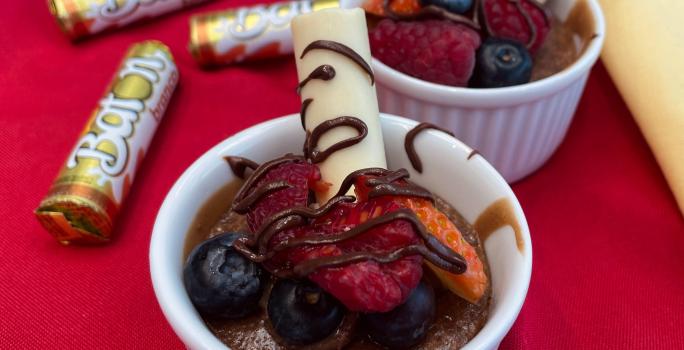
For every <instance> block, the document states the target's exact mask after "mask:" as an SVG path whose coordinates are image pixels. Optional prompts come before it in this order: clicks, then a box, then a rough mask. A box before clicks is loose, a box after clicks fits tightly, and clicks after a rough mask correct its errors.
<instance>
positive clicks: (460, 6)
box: [420, 0, 473, 14]
mask: <svg viewBox="0 0 684 350" xmlns="http://www.w3.org/2000/svg"><path fill="white" fill-rule="evenodd" d="M420 3H421V4H422V5H423V6H430V5H433V6H437V7H441V8H443V9H445V10H447V11H449V12H453V13H459V14H464V13H466V12H468V11H470V8H471V7H473V0H421V1H420Z"/></svg>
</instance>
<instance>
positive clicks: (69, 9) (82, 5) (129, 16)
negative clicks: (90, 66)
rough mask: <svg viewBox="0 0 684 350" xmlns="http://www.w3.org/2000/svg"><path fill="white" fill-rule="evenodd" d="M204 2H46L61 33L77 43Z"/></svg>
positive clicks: (94, 0) (184, 0) (114, 0)
mask: <svg viewBox="0 0 684 350" xmlns="http://www.w3.org/2000/svg"><path fill="white" fill-rule="evenodd" d="M207 1H210V0H48V7H49V9H50V12H52V15H53V16H54V17H55V19H56V20H57V23H58V24H59V26H60V27H61V28H62V31H63V32H64V33H66V35H68V36H69V37H70V38H71V39H78V38H82V37H86V36H89V35H92V34H95V33H99V32H102V31H105V30H109V29H114V28H119V27H123V26H125V25H128V24H130V23H133V22H136V21H138V20H142V19H148V18H152V17H157V16H161V15H163V14H165V13H168V12H171V11H175V10H178V9H181V8H184V7H187V6H190V5H194V4H198V3H202V2H207Z"/></svg>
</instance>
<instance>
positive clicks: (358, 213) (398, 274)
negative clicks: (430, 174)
mask: <svg viewBox="0 0 684 350" xmlns="http://www.w3.org/2000/svg"><path fill="white" fill-rule="evenodd" d="M400 208H401V207H400V206H399V205H398V204H397V203H396V202H395V201H393V200H391V199H376V200H371V201H366V202H358V203H341V204H338V205H337V206H336V207H335V208H334V209H333V210H332V211H331V212H330V213H328V214H327V215H326V216H324V217H322V218H319V219H317V220H316V221H315V222H314V223H313V224H311V225H309V226H303V227H298V228H295V229H292V230H289V231H285V232H282V233H280V234H278V235H276V236H275V237H273V239H272V240H271V241H270V242H269V245H270V246H271V247H273V246H274V245H277V244H278V243H280V242H282V241H284V240H286V239H291V238H293V237H303V236H309V237H310V236H312V235H323V236H325V235H331V234H336V233H339V232H344V231H347V230H349V229H351V228H353V227H355V226H356V225H358V224H360V223H362V222H365V221H366V220H369V219H372V218H375V217H378V216H380V215H383V214H386V213H390V212H392V211H395V210H398V209H400ZM419 242H420V240H419V238H418V236H417V235H416V234H415V232H414V231H413V228H412V227H411V225H410V224H409V223H407V222H404V221H399V220H397V221H393V222H389V223H387V224H384V225H381V226H378V227H375V228H373V229H371V230H368V231H366V232H364V233H362V234H360V235H358V236H356V237H354V238H352V239H349V240H346V241H342V242H339V243H334V244H326V245H318V246H303V247H299V248H294V249H290V250H288V251H285V252H284V253H281V254H278V255H276V257H274V258H273V259H271V261H270V262H269V265H271V266H270V267H271V268H273V267H277V266H283V265H290V266H293V265H297V264H299V263H301V262H304V261H307V260H311V259H316V258H323V257H333V256H339V255H342V254H345V253H353V252H361V251H364V252H374V253H384V252H391V251H393V250H395V249H399V248H402V247H406V246H408V245H413V244H418V243H419ZM422 260H423V259H422V257H421V256H419V255H412V256H407V257H403V258H401V259H399V260H396V261H393V262H390V263H386V264H381V263H378V262H375V261H372V260H367V261H362V262H357V263H353V264H349V265H344V266H342V267H330V268H319V269H317V270H316V271H314V272H313V273H311V274H310V275H309V276H308V277H309V278H310V279H311V280H312V281H314V282H316V283H317V284H318V285H319V286H321V287H322V288H323V289H325V290H326V291H328V292H329V293H330V294H332V295H334V296H335V297H336V298H337V299H338V300H340V301H341V302H342V303H343V304H344V305H345V306H346V307H347V308H348V309H350V310H353V311H360V312H386V311H389V310H392V309H393V308H395V307H396V306H397V305H399V304H401V303H402V302H403V301H404V300H406V298H408V296H409V295H410V294H411V291H412V290H413V289H414V288H415V287H416V286H417V285H418V282H420V279H421V277H422V273H423V270H422V267H421V263H422ZM272 264H274V265H275V266H273V265H272Z"/></svg>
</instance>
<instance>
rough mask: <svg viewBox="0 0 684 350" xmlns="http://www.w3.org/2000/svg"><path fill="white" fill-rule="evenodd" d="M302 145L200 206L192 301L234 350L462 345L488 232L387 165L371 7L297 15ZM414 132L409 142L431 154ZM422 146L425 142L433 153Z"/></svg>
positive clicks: (476, 325) (485, 295)
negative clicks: (370, 37) (370, 29)
mask: <svg viewBox="0 0 684 350" xmlns="http://www.w3.org/2000/svg"><path fill="white" fill-rule="evenodd" d="M292 30H293V39H294V49H295V55H296V63H297V71H298V76H299V81H300V84H299V86H298V93H299V94H300V96H301V99H302V109H301V123H302V127H303V128H304V130H305V131H306V133H305V135H306V137H305V139H304V140H303V154H301V155H294V154H286V155H284V156H282V157H279V158H276V159H272V160H269V161H266V162H264V163H262V164H258V163H257V162H254V161H252V160H249V159H246V158H243V157H240V156H229V157H227V158H226V161H227V162H228V164H229V165H230V168H231V169H232V171H233V173H234V174H235V176H236V177H237V178H239V179H241V180H240V181H238V182H235V183H230V184H228V185H226V187H225V188H224V189H223V190H221V191H219V193H217V194H216V195H215V196H214V197H213V198H212V199H210V200H209V201H208V202H207V203H206V204H205V206H204V208H202V210H201V211H200V215H199V216H198V217H197V218H196V221H195V223H194V224H193V226H192V230H191V232H189V234H188V240H187V242H186V247H187V249H186V252H188V253H187V259H186V262H185V267H184V270H183V278H184V283H185V286H186V289H187V292H188V295H189V297H190V299H191V300H192V302H193V304H194V305H195V307H196V309H197V310H198V312H199V313H200V314H201V315H202V317H203V319H204V320H205V322H206V324H207V326H208V327H209V329H210V330H211V331H212V332H213V333H214V334H215V335H216V336H217V337H218V338H219V339H220V340H221V341H222V342H223V343H225V344H226V345H227V346H229V347H230V348H231V349H299V348H301V349H347V348H348V349H382V348H389V349H404V348H416V349H453V348H459V347H461V346H463V345H464V344H466V343H467V342H468V341H469V340H470V339H472V338H473V337H474V336H475V335H476V334H477V332H478V331H479V330H480V329H481V328H482V327H483V325H484V323H485V321H486V318H487V312H488V308H489V303H490V294H491V285H490V280H491V279H490V276H489V268H488V265H487V259H486V256H485V252H484V250H483V248H482V244H481V242H480V237H479V235H478V232H476V230H475V228H474V227H473V226H472V225H471V224H469V223H468V222H467V221H466V220H465V219H464V218H463V217H462V216H461V215H460V214H459V213H458V211H456V210H455V209H454V208H453V207H451V206H450V205H449V204H448V203H447V202H446V201H444V200H443V199H441V198H440V197H439V196H438V195H437V194H433V193H431V192H430V191H428V190H426V189H424V188H422V187H420V186H418V185H416V184H414V183H412V182H411V181H410V179H409V172H408V171H407V170H406V169H395V170H390V169H388V168H387V163H386V159H385V153H384V143H383V138H382V131H381V128H380V122H379V113H378V107H377V99H376V94H375V86H374V77H373V71H372V69H371V68H370V66H369V65H368V62H369V60H370V48H369V45H368V35H367V32H366V23H365V16H364V12H363V11H362V10H360V9H355V10H338V9H335V10H324V11H320V12H314V13H310V14H305V15H301V16H299V17H297V18H295V19H294V20H293V22H292ZM428 129H438V130H441V129H439V128H437V127H435V126H432V125H430V124H420V125H418V126H417V127H416V128H415V129H413V130H412V131H410V132H408V133H407V135H406V139H405V149H406V150H407V154H408V155H409V157H410V159H411V164H412V166H413V167H414V169H415V170H416V171H418V172H429V171H434V169H426V168H424V167H423V166H422V162H421V161H420V157H419V154H420V153H421V150H416V149H415V147H414V144H413V140H414V139H415V138H416V137H417V136H418V135H419V134H420V133H421V132H423V131H425V130H428ZM424 151H425V150H423V152H424Z"/></svg>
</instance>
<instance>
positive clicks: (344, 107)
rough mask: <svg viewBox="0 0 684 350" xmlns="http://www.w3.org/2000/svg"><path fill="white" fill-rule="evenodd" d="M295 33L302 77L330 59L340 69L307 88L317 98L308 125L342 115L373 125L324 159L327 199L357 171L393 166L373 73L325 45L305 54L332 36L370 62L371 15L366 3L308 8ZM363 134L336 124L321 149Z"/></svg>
mask: <svg viewBox="0 0 684 350" xmlns="http://www.w3.org/2000/svg"><path fill="white" fill-rule="evenodd" d="M292 36H293V43H294V51H295V60H296V63H297V75H298V77H299V81H300V82H301V81H303V80H304V79H306V78H307V77H308V76H309V74H310V73H311V72H313V71H314V70H315V69H316V68H317V67H319V66H321V65H324V64H327V65H330V66H332V67H333V68H334V69H335V77H334V78H333V79H332V80H327V81H324V80H320V79H314V80H311V81H309V82H308V83H307V84H306V85H305V86H304V87H303V88H302V90H301V98H302V101H304V100H306V99H313V101H312V102H311V103H310V104H309V106H308V108H307V110H306V125H305V127H306V130H308V131H313V129H314V128H315V127H316V126H318V125H319V124H321V123H322V122H325V121H326V120H329V119H334V118H337V117H340V116H350V117H356V118H358V119H360V120H362V121H363V122H364V123H366V126H367V127H368V135H367V136H366V138H364V139H363V140H362V141H361V142H360V143H358V144H355V145H353V146H351V147H347V148H343V149H341V150H338V151H336V152H335V153H333V154H331V155H330V156H329V157H328V158H327V159H326V160H324V161H322V162H321V163H318V166H319V167H320V169H321V174H322V177H323V180H324V181H326V182H329V183H331V184H332V186H331V188H330V189H329V190H328V191H327V192H326V193H323V194H318V198H317V199H318V202H319V203H321V204H323V203H325V202H327V201H328V199H330V198H331V197H332V196H334V195H335V194H336V193H337V191H338V190H339V188H340V185H341V184H342V180H344V178H345V177H346V176H347V175H348V174H349V173H351V172H352V171H355V170H358V169H363V168H371V167H380V168H387V162H386V160H385V148H384V144H383V141H382V130H381V129H380V118H379V111H378V100H377V96H376V93H375V85H371V82H372V80H371V77H370V76H369V75H368V73H367V72H366V71H365V70H364V69H363V68H361V67H360V66H359V65H358V64H357V63H355V62H354V61H352V60H351V59H350V58H348V57H346V56H344V55H341V54H339V53H337V52H335V51H331V50H324V49H315V50H311V51H309V52H308V53H307V54H306V55H305V56H304V58H300V57H301V55H302V52H303V51H304V49H305V48H306V47H307V46H308V45H309V44H310V43H312V42H314V41H317V40H330V41H335V42H338V43H341V44H343V45H346V46H347V47H349V48H351V49H352V50H354V51H356V53H358V54H359V55H360V56H361V57H362V58H363V59H364V61H366V63H368V64H370V62H371V53H370V46H369V44H368V29H367V28H366V17H365V15H364V12H363V10H361V9H351V10H344V9H326V10H322V11H318V12H312V13H307V14H304V15H300V16H297V17H295V18H294V19H293V20H292ZM357 135H358V132H357V131H356V130H355V129H353V128H351V127H348V126H341V127H336V128H334V129H331V130H330V131H328V132H327V133H325V134H324V135H323V136H322V137H321V139H320V141H319V142H318V147H317V149H318V150H324V149H327V148H328V147H329V146H330V145H333V144H335V143H337V142H339V141H341V140H344V139H347V138H351V137H354V136H357Z"/></svg>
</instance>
